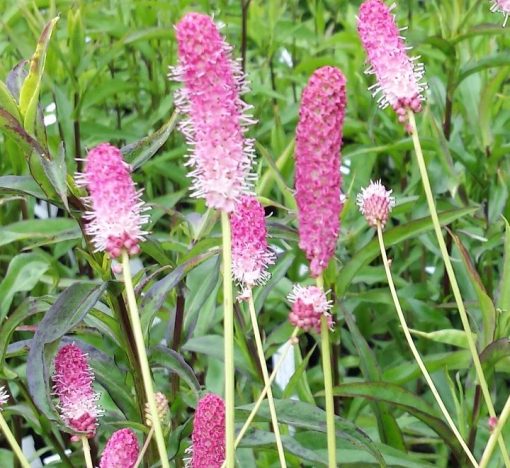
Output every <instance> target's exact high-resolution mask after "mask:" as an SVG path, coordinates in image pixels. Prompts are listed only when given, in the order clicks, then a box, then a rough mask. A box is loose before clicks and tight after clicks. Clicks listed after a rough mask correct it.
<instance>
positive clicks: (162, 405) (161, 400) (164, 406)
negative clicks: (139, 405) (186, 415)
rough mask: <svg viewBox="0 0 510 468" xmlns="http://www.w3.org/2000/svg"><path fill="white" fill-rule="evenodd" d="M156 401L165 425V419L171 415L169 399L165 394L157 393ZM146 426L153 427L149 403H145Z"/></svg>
mask: <svg viewBox="0 0 510 468" xmlns="http://www.w3.org/2000/svg"><path fill="white" fill-rule="evenodd" d="M154 400H155V401H156V409H157V411H158V417H159V420H160V421H161V423H162V425H163V423H164V421H165V419H166V418H167V416H168V415H169V413H170V409H169V408H168V399H167V397H166V396H165V395H164V394H163V393H161V392H157V393H155V394H154ZM145 424H146V425H147V426H149V427H152V415H151V410H150V408H149V403H145Z"/></svg>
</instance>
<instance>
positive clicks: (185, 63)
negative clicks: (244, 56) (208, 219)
mask: <svg viewBox="0 0 510 468" xmlns="http://www.w3.org/2000/svg"><path fill="white" fill-rule="evenodd" d="M175 31H176V37H177V44H178V55H179V64H178V66H177V67H175V68H174V69H173V70H172V71H171V77H172V78H174V79H175V80H178V81H181V82H182V83H183V87H182V89H180V90H178V91H177V93H176V95H175V104H176V105H177V107H178V109H179V110H180V111H181V112H183V113H185V114H187V115H188V119H187V120H185V121H183V122H182V123H181V126H180V128H181V131H182V132H183V134H184V136H185V137H186V139H187V141H188V144H189V145H190V146H191V148H192V152H191V154H190V156H189V161H188V165H190V166H191V167H192V168H193V171H192V172H191V173H190V174H189V175H190V177H191V178H192V179H193V185H192V190H193V191H192V196H195V197H198V198H204V199H205V201H206V203H207V205H208V206H209V207H211V208H217V209H220V210H224V211H227V212H232V211H233V210H234V207H235V203H236V202H237V201H238V200H239V199H240V198H241V196H242V195H243V194H247V193H248V192H249V190H250V186H251V180H250V179H251V178H252V177H253V176H251V175H250V171H251V164H252V158H253V140H250V139H247V138H245V136H244V133H245V132H246V127H247V125H249V124H253V123H254V121H253V120H252V119H251V117H250V116H248V115H247V111H248V110H249V109H250V106H248V105H247V104H246V103H245V102H243V101H242V100H241V98H240V93H241V92H244V91H246V90H247V87H246V84H245V81H244V75H243V73H242V71H241V68H240V65H239V63H238V62H235V61H233V60H232V58H231V56H232V48H231V46H230V45H228V44H227V43H226V42H225V40H224V39H223V37H222V36H221V34H220V32H219V30H218V28H217V26H216V25H215V24H214V22H213V20H212V19H211V18H210V17H209V16H207V15H203V14H199V13H188V14H187V15H185V16H184V18H182V20H181V21H180V22H179V23H178V24H177V26H176V27H175Z"/></svg>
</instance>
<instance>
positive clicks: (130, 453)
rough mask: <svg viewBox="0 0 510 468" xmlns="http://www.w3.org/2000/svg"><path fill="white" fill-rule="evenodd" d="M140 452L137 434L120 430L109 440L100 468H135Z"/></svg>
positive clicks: (127, 430)
mask: <svg viewBox="0 0 510 468" xmlns="http://www.w3.org/2000/svg"><path fill="white" fill-rule="evenodd" d="M139 452H140V449H139V446H138V439H137V438H136V435H135V433H134V432H133V431H132V430H131V429H120V430H118V431H116V432H114V433H113V434H112V436H111V437H110V439H108V442H107V443H106V447H105V449H104V451H103V455H102V456H101V462H100V463H99V468H133V467H134V466H135V463H136V460H137V459H138V454H139Z"/></svg>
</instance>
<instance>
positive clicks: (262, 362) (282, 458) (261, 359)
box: [248, 289, 287, 468]
mask: <svg viewBox="0 0 510 468" xmlns="http://www.w3.org/2000/svg"><path fill="white" fill-rule="evenodd" d="M248 294H249V296H248V308H249V309H250V318H251V324H252V327H253V334H254V335H255V344H256V345H257V354H258V357H259V362H260V367H261V369H262V376H263V377H264V385H265V386H266V387H267V402H268V404H269V411H270V412H271V421H272V423H273V430H274V436H275V439H276V447H277V449H278V457H279V459H280V465H281V466H282V467H284V468H286V467H287V463H286V461H285V452H284V450H283V444H282V439H281V435H280V428H279V426H278V417H277V416H276V408H275V405H274V399H273V391H272V390H271V385H268V382H269V373H268V372H267V365H266V358H265V356H264V347H263V346H262V339H261V337H260V330H259V326H258V323H257V313H256V311H255V304H254V303H253V294H252V291H251V289H250V290H249V292H248Z"/></svg>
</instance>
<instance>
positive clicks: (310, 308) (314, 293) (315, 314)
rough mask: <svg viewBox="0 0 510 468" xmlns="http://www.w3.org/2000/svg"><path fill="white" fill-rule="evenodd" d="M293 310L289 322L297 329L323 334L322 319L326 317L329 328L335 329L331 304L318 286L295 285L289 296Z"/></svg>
mask: <svg viewBox="0 0 510 468" xmlns="http://www.w3.org/2000/svg"><path fill="white" fill-rule="evenodd" d="M288 300H289V302H291V304H292V309H291V311H290V314H289V321H290V323H291V324H292V325H294V326H295V327H299V328H301V329H302V330H304V331H306V332H308V331H310V330H314V331H315V332H317V333H320V332H321V317H322V316H323V315H325V316H326V317H327V320H328V326H329V328H330V329H331V328H332V327H333V318H332V317H331V314H330V313H329V310H330V309H331V302H330V301H328V299H327V298H326V294H325V293H324V291H323V290H322V289H320V288H318V287H317V286H307V287H302V286H299V285H295V286H294V288H293V289H292V291H291V293H290V294H289V296H288Z"/></svg>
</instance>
